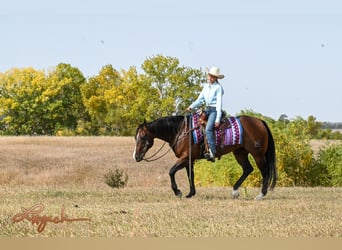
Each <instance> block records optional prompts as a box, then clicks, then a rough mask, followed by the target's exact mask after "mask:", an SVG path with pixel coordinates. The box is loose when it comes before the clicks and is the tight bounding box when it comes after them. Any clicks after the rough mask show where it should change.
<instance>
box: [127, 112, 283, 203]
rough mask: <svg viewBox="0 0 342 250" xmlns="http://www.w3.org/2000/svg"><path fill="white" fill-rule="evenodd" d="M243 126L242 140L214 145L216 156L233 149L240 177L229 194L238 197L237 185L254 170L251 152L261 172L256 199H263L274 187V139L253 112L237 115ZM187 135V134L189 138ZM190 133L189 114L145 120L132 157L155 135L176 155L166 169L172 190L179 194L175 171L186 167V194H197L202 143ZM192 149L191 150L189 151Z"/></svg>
mask: <svg viewBox="0 0 342 250" xmlns="http://www.w3.org/2000/svg"><path fill="white" fill-rule="evenodd" d="M236 118H237V119H239V120H240V123H241V127H242V130H243V138H242V143H241V144H237V145H227V146H221V147H217V152H216V157H218V158H219V159H220V157H221V156H222V155H224V154H228V153H231V152H233V154H234V156H235V159H236V161H237V162H238V163H239V165H240V166H241V167H242V169H243V173H242V175H241V176H240V178H239V179H238V180H237V181H236V183H235V184H234V185H233V191H232V198H238V197H239V187H240V186H241V184H242V183H243V182H244V180H245V179H246V178H247V177H248V175H249V174H250V173H251V172H252V171H253V166H252V164H251V163H250V161H249V159H248V155H249V154H251V155H252V157H253V158H254V160H255V163H256V165H257V167H258V169H259V170H260V172H261V176H262V182H261V183H262V185H261V191H260V193H259V194H258V195H257V196H256V197H255V199H257V200H260V199H263V198H264V197H265V196H266V194H267V191H268V190H273V189H274V187H275V185H276V181H277V169H276V155H275V143H274V139H273V136H272V133H271V130H270V129H269V127H268V125H267V123H266V122H265V121H264V120H262V119H259V118H256V117H252V116H246V115H243V116H238V117H236ZM189 137H190V138H189ZM192 137H193V136H192V133H191V114H190V115H184V116H180V115H177V116H165V117H161V118H158V119H156V120H154V121H152V122H146V120H145V121H144V122H143V123H142V124H140V125H138V128H137V129H136V134H135V141H136V145H135V148H134V152H133V159H134V160H135V161H137V162H140V161H142V160H144V159H145V158H144V157H145V154H146V152H147V151H148V150H149V149H150V148H151V147H152V146H153V143H154V139H155V138H158V139H161V140H163V141H165V142H167V143H169V146H170V147H171V148H172V150H173V152H174V154H175V156H176V157H177V158H178V159H177V161H176V163H175V164H174V165H173V166H172V167H171V169H170V171H169V176H170V181H171V188H172V190H173V192H174V194H175V195H176V196H178V197H182V192H181V191H180V190H179V189H178V187H177V183H176V180H175V174H176V173H177V171H178V170H180V169H183V168H186V171H187V177H188V181H189V186H190V191H189V193H188V195H186V197H187V198H191V197H193V196H194V195H195V194H196V188H195V183H194V162H195V160H199V159H203V158H204V156H203V143H202V146H201V144H200V143H197V144H195V143H194V140H193V139H192ZM190 151H191V152H190Z"/></svg>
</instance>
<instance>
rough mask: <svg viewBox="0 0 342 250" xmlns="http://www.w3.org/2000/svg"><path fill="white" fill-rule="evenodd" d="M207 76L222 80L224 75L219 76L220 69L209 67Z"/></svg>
mask: <svg viewBox="0 0 342 250" xmlns="http://www.w3.org/2000/svg"><path fill="white" fill-rule="evenodd" d="M208 74H209V75H212V76H216V77H217V78H218V79H222V78H224V75H220V69H219V68H217V67H211V69H210V70H209V71H208Z"/></svg>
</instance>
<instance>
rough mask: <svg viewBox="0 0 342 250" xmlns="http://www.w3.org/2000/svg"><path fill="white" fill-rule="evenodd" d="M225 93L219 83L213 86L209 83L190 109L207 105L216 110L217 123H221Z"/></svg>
mask: <svg viewBox="0 0 342 250" xmlns="http://www.w3.org/2000/svg"><path fill="white" fill-rule="evenodd" d="M223 93H224V91H223V88H222V86H221V85H220V84H219V83H218V82H217V81H216V82H214V83H212V84H210V83H207V84H206V85H204V87H203V89H202V91H201V93H200V94H199V96H198V98H197V100H196V101H194V102H193V103H192V104H191V105H190V106H189V107H190V108H191V109H193V108H196V107H198V106H199V105H202V104H205V105H206V106H207V107H208V106H209V107H214V108H216V112H217V114H216V119H215V122H220V120H221V115H222V96H223Z"/></svg>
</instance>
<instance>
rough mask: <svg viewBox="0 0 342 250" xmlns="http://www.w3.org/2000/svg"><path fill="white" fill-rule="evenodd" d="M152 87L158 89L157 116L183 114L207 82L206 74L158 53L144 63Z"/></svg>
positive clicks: (155, 108) (155, 107) (154, 104)
mask: <svg viewBox="0 0 342 250" xmlns="http://www.w3.org/2000/svg"><path fill="white" fill-rule="evenodd" d="M142 69H143V70H144V72H145V74H146V77H147V78H148V80H149V81H150V83H151V87H152V88H154V89H155V90H157V92H158V99H157V100H156V103H153V104H152V106H153V107H154V110H155V115H156V116H158V117H159V116H165V115H171V114H179V113H180V114H181V113H183V112H184V110H185V108H186V107H187V106H188V105H189V104H190V103H191V102H193V101H194V100H195V99H196V98H197V95H198V94H199V92H200V89H201V86H200V85H201V83H203V82H205V80H206V79H205V75H204V74H203V72H201V71H200V70H197V69H191V68H189V67H184V66H180V65H179V60H178V59H177V58H172V57H164V56H162V55H157V56H154V57H150V58H148V59H147V60H145V61H144V63H143V64H142Z"/></svg>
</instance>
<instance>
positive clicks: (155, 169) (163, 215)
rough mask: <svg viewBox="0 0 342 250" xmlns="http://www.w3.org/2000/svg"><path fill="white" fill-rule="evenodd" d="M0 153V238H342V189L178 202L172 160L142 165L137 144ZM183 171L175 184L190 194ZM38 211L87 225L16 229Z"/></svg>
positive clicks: (207, 192) (79, 144)
mask: <svg viewBox="0 0 342 250" xmlns="http://www.w3.org/2000/svg"><path fill="white" fill-rule="evenodd" d="M158 145H160V142H157V143H156V145H155V146H154V148H153V149H152V151H153V150H157V149H158ZM0 147H1V155H0V160H1V161H0V174H1V175H0V183H1V186H0V195H1V198H2V199H1V202H0V211H1V214H0V225H1V227H0V236H15V237H23V236H25V237H26V236H43V237H49V236H66V237H73V236H80V237H84V236H125V237H132V236H141V237H145V236H158V237H169V236H171V237H200V236H202V237H213V236H224V237H226V236H228V237H245V236H246V237H298V236H302V237H342V212H341V211H342V188H298V187H297V188H276V189H275V191H274V192H271V193H269V195H268V196H267V199H265V200H264V201H260V202H257V201H255V200H253V198H254V196H255V195H256V194H257V193H258V191H259V190H258V189H257V188H248V189H245V190H241V191H244V192H242V195H241V197H240V199H238V200H232V199H231V198H230V192H231V188H199V189H198V193H197V195H196V196H195V197H194V198H192V199H190V200H187V199H178V198H176V197H175V196H174V195H173V193H172V191H171V189H170V183H169V177H168V170H169V168H170V167H171V165H172V164H173V162H174V161H175V158H174V156H173V155H172V152H170V153H168V155H167V156H166V157H164V158H162V159H160V160H158V161H156V162H151V163H146V162H142V163H136V162H135V161H134V160H133V159H132V151H133V147H134V139H133V138H130V137H115V138H113V137H65V138H63V137H2V138H1V139H0ZM115 168H118V169H123V170H124V171H126V173H127V174H128V176H129V180H128V186H127V187H126V188H123V189H112V188H110V187H108V186H107V185H106V184H104V181H103V175H104V174H105V173H107V172H108V171H109V170H110V169H115ZM184 172H185V171H180V172H179V174H177V176H176V177H177V181H178V183H179V184H180V185H179V186H180V188H181V189H182V190H183V191H184V193H186V191H188V184H187V181H186V178H185V173H184ZM35 204H43V205H44V206H45V211H44V212H43V215H46V216H59V215H60V213H61V208H62V206H64V207H65V214H66V215H67V216H68V217H69V218H90V221H86V222H85V221H83V222H64V223H61V224H56V225H55V224H53V223H48V224H47V226H46V228H45V230H44V231H43V232H42V233H38V232H37V226H36V225H32V224H31V223H30V222H28V221H22V222H19V223H13V222H12V220H11V218H12V217H13V215H15V214H16V213H19V212H21V207H24V208H29V207H31V206H33V205H35Z"/></svg>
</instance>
